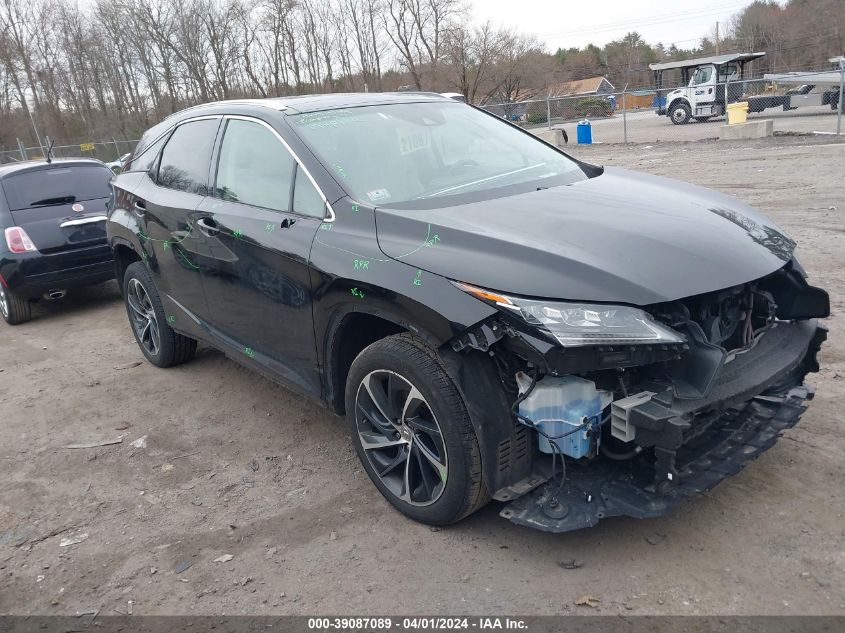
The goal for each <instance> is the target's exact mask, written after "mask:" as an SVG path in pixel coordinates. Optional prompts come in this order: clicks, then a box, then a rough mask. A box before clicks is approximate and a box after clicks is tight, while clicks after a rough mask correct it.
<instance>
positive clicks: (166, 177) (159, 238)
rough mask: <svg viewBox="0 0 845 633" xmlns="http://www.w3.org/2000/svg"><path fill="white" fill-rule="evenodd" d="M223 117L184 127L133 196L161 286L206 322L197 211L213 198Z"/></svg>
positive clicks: (150, 259)
mask: <svg viewBox="0 0 845 633" xmlns="http://www.w3.org/2000/svg"><path fill="white" fill-rule="evenodd" d="M220 122H221V117H219V116H217V117H205V118H201V119H194V120H191V121H187V122H185V123H181V124H180V125H178V126H177V127H176V129H175V130H174V131H173V133H172V134H171V135H170V137H169V138H168V139H167V140H166V143H165V145H164V148H163V149H162V150H161V153H160V155H158V156H156V157H154V161H153V163H152V164H151V166H150V168H149V170H148V172H147V173H148V175H147V176H145V177H143V178H142V179H141V181H140V183H139V184H138V186H137V187H135V188H134V189H133V191H132V193H131V198H132V203H133V207H134V212H135V214H136V215H137V216H138V217H139V220H140V231H139V233H140V236H141V241H142V242H143V246H144V251H145V254H146V256H147V260H148V263H149V264H150V270H151V271H152V273H153V275H154V278H155V283H156V286H157V288H158V290H159V292H162V293H164V294H166V295H167V296H169V297H170V298H172V299H173V300H174V301H176V302H177V304H179V306H181V307H182V308H183V309H185V310H188V311H189V312H191V313H192V314H193V315H194V316H196V317H198V318H200V319H201V320H204V319H205V312H206V311H205V303H204V301H205V299H204V295H203V291H202V284H201V282H200V277H201V274H200V273H201V270H202V253H203V248H204V246H205V245H204V243H203V242H204V241H205V239H206V238H205V236H204V235H203V234H202V233H200V232H199V230H197V227H196V226H195V225H194V221H195V218H194V212H195V210H196V209H197V207H198V206H199V205H200V203H201V202H202V201H203V199H205V197H206V196H207V194H208V189H209V187H208V179H209V167H210V165H211V154H212V151H213V149H214V144H215V140H216V135H217V130H218V127H219V125H220Z"/></svg>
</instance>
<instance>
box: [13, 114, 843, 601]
mask: <svg viewBox="0 0 845 633" xmlns="http://www.w3.org/2000/svg"><path fill="white" fill-rule="evenodd" d="M655 118H656V117H655ZM573 152H574V153H576V154H577V155H578V156H579V157H581V158H584V159H586V160H589V161H594V162H599V163H604V164H612V165H621V166H626V167H631V168H634V169H639V170H643V171H648V172H653V173H657V174H662V175H671V176H674V177H678V178H682V179H687V180H690V181H694V182H696V183H700V184H702V185H707V186H711V187H714V188H717V189H721V190H722V191H725V192H728V193H731V194H734V195H737V196H739V197H740V198H742V199H744V200H746V201H747V202H749V203H751V204H754V205H757V206H759V207H761V208H763V209H764V210H765V211H767V212H769V213H770V214H771V215H772V216H773V217H774V218H775V220H776V221H778V222H779V223H780V224H781V225H782V226H783V227H784V228H785V229H786V230H787V232H788V233H790V234H791V235H792V236H793V237H794V238H796V239H797V240H798V242H799V244H800V247H799V249H798V255H799V257H800V259H801V261H802V263H803V264H804V266H805V268H806V269H807V270H808V272H809V274H810V276H811V279H812V281H813V282H815V283H817V284H819V285H822V286H823V287H825V288H827V289H828V290H829V291H830V293H831V298H832V304H833V306H832V307H833V312H834V316H833V317H832V318H831V319H829V323H828V324H829V327H830V339H829V341H828V343H827V344H826V345H825V347H824V348H823V350H822V354H821V362H822V371H821V373H820V374H817V375H814V376H813V377H812V382H813V383H814V384H815V385H816V387H817V396H816V399H815V400H814V401H813V402H812V403H811V405H810V408H809V411H808V412H807V413H806V415H805V416H804V418H803V420H802V422H801V423H800V424H799V425H798V426H797V427H795V428H794V429H792V430H790V431H788V432H787V433H786V435H785V436H784V438H783V439H782V440H781V441H780V442H779V443H778V444H777V445H776V446H775V447H774V448H773V449H771V450H770V451H769V452H767V453H766V454H764V455H763V456H762V457H761V458H760V459H759V460H758V461H757V462H755V463H753V464H751V465H750V466H749V467H748V468H747V469H746V470H744V471H743V472H742V473H740V474H739V475H737V476H736V477H734V478H732V479H730V480H728V481H727V482H725V483H724V484H722V485H720V486H719V487H718V488H717V489H715V490H714V491H712V492H711V493H710V494H707V495H704V496H702V497H700V498H698V499H695V500H693V501H691V502H689V503H687V504H686V505H685V506H683V507H682V508H680V509H679V510H678V511H676V512H674V513H673V514H672V515H670V516H668V517H665V518H662V519H654V520H647V521H637V520H633V519H625V518H621V519H611V520H606V521H603V522H602V523H601V524H600V525H598V526H597V527H595V528H593V529H590V530H584V531H580V532H576V533H570V534H563V535H552V534H544V533H540V532H535V531H531V530H528V529H524V528H520V527H517V526H514V525H512V524H510V523H508V522H507V521H505V520H504V519H501V518H499V517H498V511H499V506H498V505H497V504H495V503H492V504H490V505H489V506H488V507H487V508H485V509H484V510H482V511H481V512H479V513H478V514H476V515H474V516H473V517H471V518H469V519H468V520H465V521H464V522H462V523H460V524H459V525H456V526H454V527H451V528H448V529H441V530H431V529H429V528H428V527H426V526H423V525H419V524H416V523H413V522H411V521H409V520H407V519H405V518H403V517H402V516H401V515H400V514H398V513H397V512H395V511H393V510H392V509H391V508H390V507H389V505H388V504H387V502H386V501H384V500H383V499H382V498H381V496H380V495H379V494H378V492H377V491H376V489H375V488H374V487H373V486H372V484H371V483H370V482H369V480H368V479H367V477H366V475H365V474H364V472H363V470H362V469H361V467H360V466H359V464H358V462H357V459H356V456H355V454H354V452H353V450H352V448H351V445H350V440H349V437H348V435H347V432H346V430H345V426H344V425H343V424H342V423H341V421H340V420H339V419H337V418H336V417H334V416H333V415H331V414H330V413H328V412H327V411H326V410H325V409H323V408H321V407H320V406H318V405H317V404H315V403H313V402H309V401H306V400H304V399H302V398H299V397H297V396H295V395H293V394H291V393H290V392H288V391H287V390H285V389H284V388H282V387H278V386H276V385H274V384H271V383H270V382H268V381H266V380H264V379H262V378H259V377H258V376H256V375H254V374H252V373H250V372H248V371H247V370H244V369H242V368H241V367H239V366H238V365H236V364H235V363H234V362H232V361H230V360H228V359H226V358H225V357H224V356H223V355H222V354H220V353H218V352H216V351H214V350H210V349H203V350H201V352H200V353H199V355H198V357H197V358H196V360H195V361H194V362H192V363H190V364H188V365H185V366H182V367H179V368H176V369H171V370H166V371H165V370H159V369H156V368H154V367H152V366H151V365H149V364H147V363H141V362H139V361H141V359H142V357H141V354H140V352H139V351H138V350H137V348H136V346H135V342H134V340H133V339H132V336H131V334H130V331H129V328H128V325H127V320H126V314H125V312H124V309H123V306H122V304H121V302H120V299H119V296H118V292H117V287H116V286H115V285H114V284H113V283H111V284H106V285H103V286H100V287H96V288H91V289H87V290H84V291H78V292H76V293H73V294H71V295H69V296H68V297H67V298H66V299H64V300H62V301H61V302H56V303H51V304H46V305H44V304H42V305H39V306H38V307H37V309H36V311H35V319H34V320H33V321H32V322H31V323H29V324H27V325H23V326H19V327H16V328H10V327H5V326H4V327H0V350H2V354H0V402H1V403H2V414H0V415H2V423H0V612H2V613H15V614H35V613H38V614H44V613H62V614H74V613H78V612H84V611H94V610H97V609H99V610H100V612H101V613H102V614H104V615H106V614H114V613H116V612H121V613H126V612H127V611H128V610H130V609H131V612H132V613H133V614H192V613H202V614H221V613H225V614H240V613H249V614H289V613H296V614H305V613H323V614H326V613H356V614H373V613H385V614H419V613H429V614H431V613H451V614H454V613H467V614H489V613H491V612H495V613H511V614H521V615H531V614H561V613H579V614H584V613H610V614H612V613H631V614H657V613H659V614H804V613H818V614H845V595H844V594H843V587H845V520H843V516H842V513H843V505H844V504H843V486H842V484H843V481H845V477H844V475H845V468H844V467H843V459H842V454H843V449H845V437H843V429H842V426H841V424H842V423H841V419H842V418H841V413H840V409H839V407H840V406H841V405H842V402H843V400H842V395H843V392H845V337H843V333H845V320H844V319H843V313H844V312H845V276H843V274H842V270H843V264H845V201H843V199H842V174H843V159H845V145H842V144H839V145H837V144H831V143H830V142H827V143H821V142H818V140H815V141H814V140H813V139H805V138H794V139H784V138H781V139H774V140H772V139H769V140H768V141H766V142H757V143H755V144H741V145H740V144H737V145H733V144H728V143H719V142H704V143H688V144H673V145H670V144H660V145H659V146H655V147H652V148H650V149H645V148H644V147H643V146H635V147H623V146H608V145H605V146H595V147H582V148H578V147H576V148H574V149H573ZM714 256H718V254H714ZM3 325H5V324H3ZM142 438H145V439H143V441H142ZM118 439H120V440H121V441H120V443H117V444H112V445H107V446H101V447H96V448H77V449H72V448H68V446H69V445H73V444H87V443H96V442H102V441H110V440H111V441H114V440H118ZM68 543H71V544H68ZM571 558H574V559H577V560H578V561H580V562H581V563H582V564H583V565H582V566H581V567H580V568H578V569H563V568H562V567H561V566H559V564H558V562H559V561H560V560H563V559H571ZM584 595H592V596H595V597H596V598H598V599H599V600H600V602H598V603H596V604H597V607H596V608H594V609H593V608H590V607H586V606H576V605H575V601H576V599H577V598H579V597H580V596H584Z"/></svg>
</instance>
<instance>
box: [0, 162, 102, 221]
mask: <svg viewBox="0 0 845 633" xmlns="http://www.w3.org/2000/svg"><path fill="white" fill-rule="evenodd" d="M112 176H114V174H113V173H112V172H111V170H110V169H108V168H106V167H105V166H103V165H97V164H93V163H92V164H89V165H73V166H61V167H53V168H45V169H35V170H32V171H26V172H23V173H20V174H15V175H12V176H8V177H6V178H4V179H3V192H4V193H5V194H6V201H7V202H8V203H9V209H10V210H12V211H20V210H21V209H29V208H33V207H42V206H51V205H57V204H71V203H73V202H81V201H83V200H94V199H95V198H108V197H109V195H111V185H110V184H109V180H110V179H111V178H112Z"/></svg>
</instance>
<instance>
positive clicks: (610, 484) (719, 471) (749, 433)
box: [501, 320, 827, 532]
mask: <svg viewBox="0 0 845 633" xmlns="http://www.w3.org/2000/svg"><path fill="white" fill-rule="evenodd" d="M775 331H777V330H775ZM772 333H774V332H772ZM770 334H771V333H770ZM781 334H782V335H783V336H781V337H774V336H773V337H771V339H770V340H769V341H768V342H767V343H768V344H767V345H765V346H761V348H760V349H759V350H753V351H754V354H753V355H750V356H749V357H748V358H747V359H743V361H745V362H742V363H738V364H737V366H736V367H731V366H730V365H728V366H727V367H728V369H727V370H726V371H725V372H724V374H725V375H724V376H721V377H720V378H722V380H720V381H719V384H717V385H716V386H715V387H714V389H713V390H712V392H711V394H710V395H709V397H707V398H705V399H701V400H698V401H696V400H674V401H673V400H671V399H669V400H663V401H659V400H658V401H657V402H655V400H652V401H650V402H646V403H644V404H643V405H641V407H636V408H637V409H641V410H640V411H638V412H636V413H634V414H633V415H632V416H631V419H632V420H634V421H635V424H636V423H637V422H639V423H640V424H642V425H643V426H642V427H639V428H638V431H637V432H638V436H637V437H638V443H639V444H640V445H641V446H643V444H642V443H641V442H640V440H639V437H640V430H643V431H646V432H645V433H643V436H644V439H645V440H646V444H647V445H646V446H645V447H643V450H642V452H641V453H640V454H639V455H638V456H637V457H635V458H634V459H631V460H627V461H612V460H609V459H606V458H605V459H600V460H594V461H592V462H590V463H588V464H583V465H581V464H578V463H572V462H570V463H567V469H566V479H565V482H564V484H563V486H562V487H561V488H560V491H559V492H558V487H559V485H560V479H559V477H558V478H553V479H552V480H551V481H549V482H548V483H546V484H545V485H543V486H541V487H539V488H537V489H535V490H534V491H533V492H531V493H529V494H527V495H525V496H522V497H520V498H518V499H516V500H514V501H512V502H511V503H510V504H508V505H507V506H505V507H504V508H503V509H502V511H501V515H502V516H503V517H505V518H507V519H509V520H511V521H513V522H514V523H517V524H520V525H525V526H529V527H533V528H536V529H540V530H544V531H548V532H568V531H570V530H577V529H580V528H584V527H590V526H592V525H595V524H596V523H598V522H599V521H600V520H601V519H604V518H607V517H611V516H631V517H635V518H650V517H657V516H661V515H663V514H666V513H667V512H669V511H670V510H672V509H673V508H674V507H676V506H677V505H679V504H680V503H682V502H683V501H684V500H686V499H688V498H690V497H692V496H695V495H696V494H698V493H702V492H705V491H708V490H710V489H712V488H713V487H714V486H716V485H717V484H718V483H719V482H721V481H723V480H724V479H725V478H727V477H728V476H730V475H733V474H736V473H737V472H739V471H740V470H742V468H743V467H744V466H745V465H746V464H747V463H748V462H750V461H752V460H754V459H756V458H757V457H758V456H759V455H761V454H762V453H763V452H764V451H766V450H767V449H769V448H771V447H772V446H773V445H774V444H775V442H776V441H777V439H778V438H779V437H780V434H781V433H782V432H783V431H784V430H785V429H788V428H791V427H792V426H794V425H795V424H796V423H797V422H798V419H799V417H800V416H801V414H802V413H803V411H804V410H805V408H806V407H805V405H804V403H805V402H806V401H808V400H810V399H812V397H813V390H812V388H811V387H809V386H807V385H805V384H804V377H805V376H806V374H807V373H809V372H812V371H817V370H818V364H817V361H816V353H817V352H818V350H819V348H820V346H821V344H822V342H823V341H824V340H825V338H826V336H827V330H826V329H825V328H824V327H822V326H819V325H818V324H817V323H816V322H815V321H814V320H810V321H804V322H797V323H794V324H790V325H788V326H786V325H785V326H784V327H783V329H782V332H781ZM767 337H768V335H767ZM765 338H766V337H764V340H765ZM732 364H733V363H732ZM732 364H731V365H732ZM632 411H633V410H632ZM649 426H651V427H652V428H651V429H647V427H649ZM673 437H674V438H675V439H673ZM650 440H653V441H650ZM648 444H650V445H648ZM661 444H663V445H661Z"/></svg>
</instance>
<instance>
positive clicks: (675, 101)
mask: <svg viewBox="0 0 845 633" xmlns="http://www.w3.org/2000/svg"><path fill="white" fill-rule="evenodd" d="M678 103H682V104H684V105H685V106H686V107H688V108H689V109H690V112H692V106H691V105H690V102H689V100H688V99H686V98H685V97H675V98H674V99H672V102H671V103H670V104H669V105H668V106H667V107H666V116H668V117H669V118H672V108H674V107H675V106H676V105H677V104H678Z"/></svg>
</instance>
